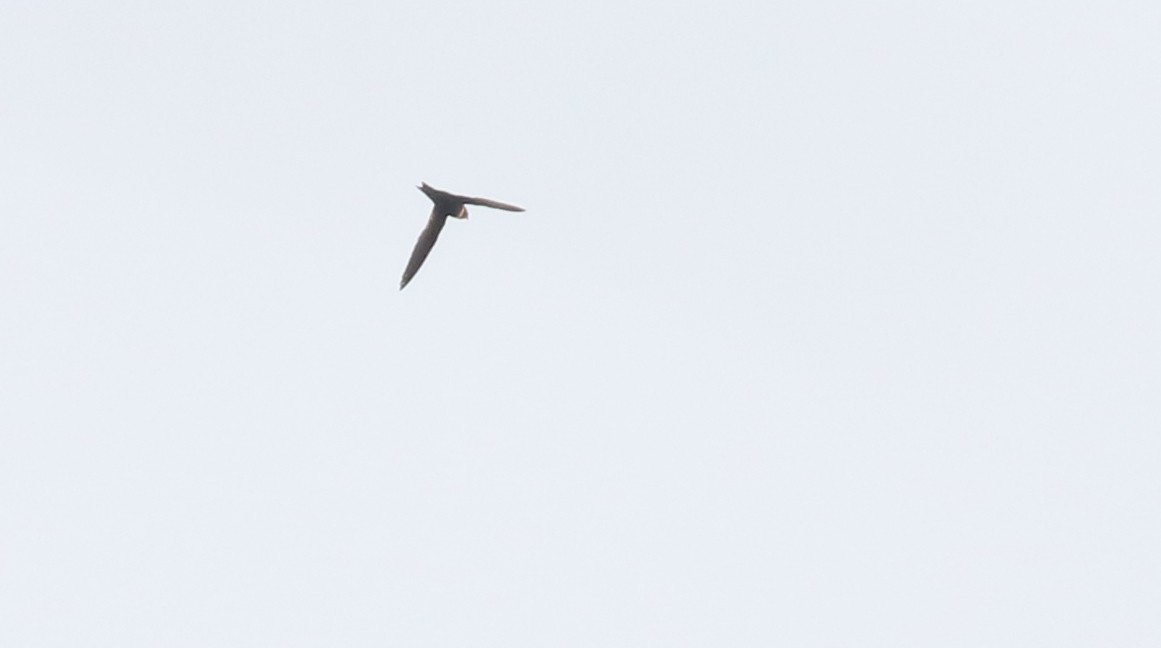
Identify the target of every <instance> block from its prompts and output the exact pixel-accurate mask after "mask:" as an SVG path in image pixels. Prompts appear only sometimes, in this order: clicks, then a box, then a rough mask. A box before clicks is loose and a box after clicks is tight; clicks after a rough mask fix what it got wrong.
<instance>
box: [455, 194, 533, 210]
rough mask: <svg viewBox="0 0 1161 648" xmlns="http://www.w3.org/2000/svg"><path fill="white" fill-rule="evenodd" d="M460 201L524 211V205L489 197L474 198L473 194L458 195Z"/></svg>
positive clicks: (467, 203) (466, 203) (468, 203)
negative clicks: (518, 205) (510, 203)
mask: <svg viewBox="0 0 1161 648" xmlns="http://www.w3.org/2000/svg"><path fill="white" fill-rule="evenodd" d="M457 197H458V198H459V199H460V202H462V203H464V204H465V205H483V206H484V207H491V208H493V209H503V210H505V211H524V208H523V207H517V206H516V205H509V204H508V203H502V202H500V201H498V200H490V199H488V198H472V197H471V196H457Z"/></svg>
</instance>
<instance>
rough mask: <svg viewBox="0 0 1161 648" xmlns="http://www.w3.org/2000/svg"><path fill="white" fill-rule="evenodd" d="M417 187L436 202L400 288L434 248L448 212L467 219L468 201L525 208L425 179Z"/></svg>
mask: <svg viewBox="0 0 1161 648" xmlns="http://www.w3.org/2000/svg"><path fill="white" fill-rule="evenodd" d="M418 189H419V190H420V191H422V192H423V193H425V194H427V197H428V198H430V199H431V202H433V203H435V204H434V206H433V207H432V209H431V216H429V217H428V219H427V227H425V228H423V232H421V233H420V234H419V240H418V241H416V242H415V249H413V250H412V251H411V259H410V260H408V261H407V268H406V269H404V270H403V280H402V281H400V282H399V290H403V289H404V288H406V287H407V284H408V282H410V281H411V279H412V277H414V276H415V273H417V272H419V267H420V266H422V265H423V261H424V259H426V258H427V254H428V252H431V248H432V247H433V246H434V245H435V241H436V239H438V238H439V232H440V230H442V229H443V224H444V223H445V222H446V221H447V218H448V216H451V217H452V218H464V219H466V218H467V217H468V208H467V205H481V206H483V207H491V208H493V209H503V210H505V211H512V212H522V211H524V208H523V207H517V206H516V205H509V204H508V203H502V202H500V201H498V200H491V199H488V198H473V197H471V196H457V195H456V194H453V193H448V192H446V191H440V190H439V189H436V188H435V187H432V186H431V185H429V184H427V183H426V182H424V183H422V184H420V185H419V187H418Z"/></svg>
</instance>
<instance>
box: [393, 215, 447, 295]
mask: <svg viewBox="0 0 1161 648" xmlns="http://www.w3.org/2000/svg"><path fill="white" fill-rule="evenodd" d="M446 221H447V216H446V215H445V214H441V213H439V210H437V209H433V210H432V212H431V216H430V217H429V218H428V219H427V227H425V228H423V232H422V233H420V235H419V240H418V241H416V242H415V249H414V250H412V251H411V259H410V260H409V261H408V262H407V269H406V270H404V271H403V281H400V282H399V290H403V289H404V288H405V287H406V286H407V282H409V281H411V278H412V277H414V276H415V273H417V272H419V267H420V266H422V265H423V261H424V259H426V258H427V253H428V252H431V248H432V247H433V246H434V245H435V241H436V239H438V238H439V232H440V230H442V229H443V224H444V222H446Z"/></svg>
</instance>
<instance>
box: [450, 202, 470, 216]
mask: <svg viewBox="0 0 1161 648" xmlns="http://www.w3.org/2000/svg"><path fill="white" fill-rule="evenodd" d="M452 217H453V218H464V219H466V218H467V217H468V208H467V207H466V206H464V205H460V210H459V212H457V213H455V214H452Z"/></svg>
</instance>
